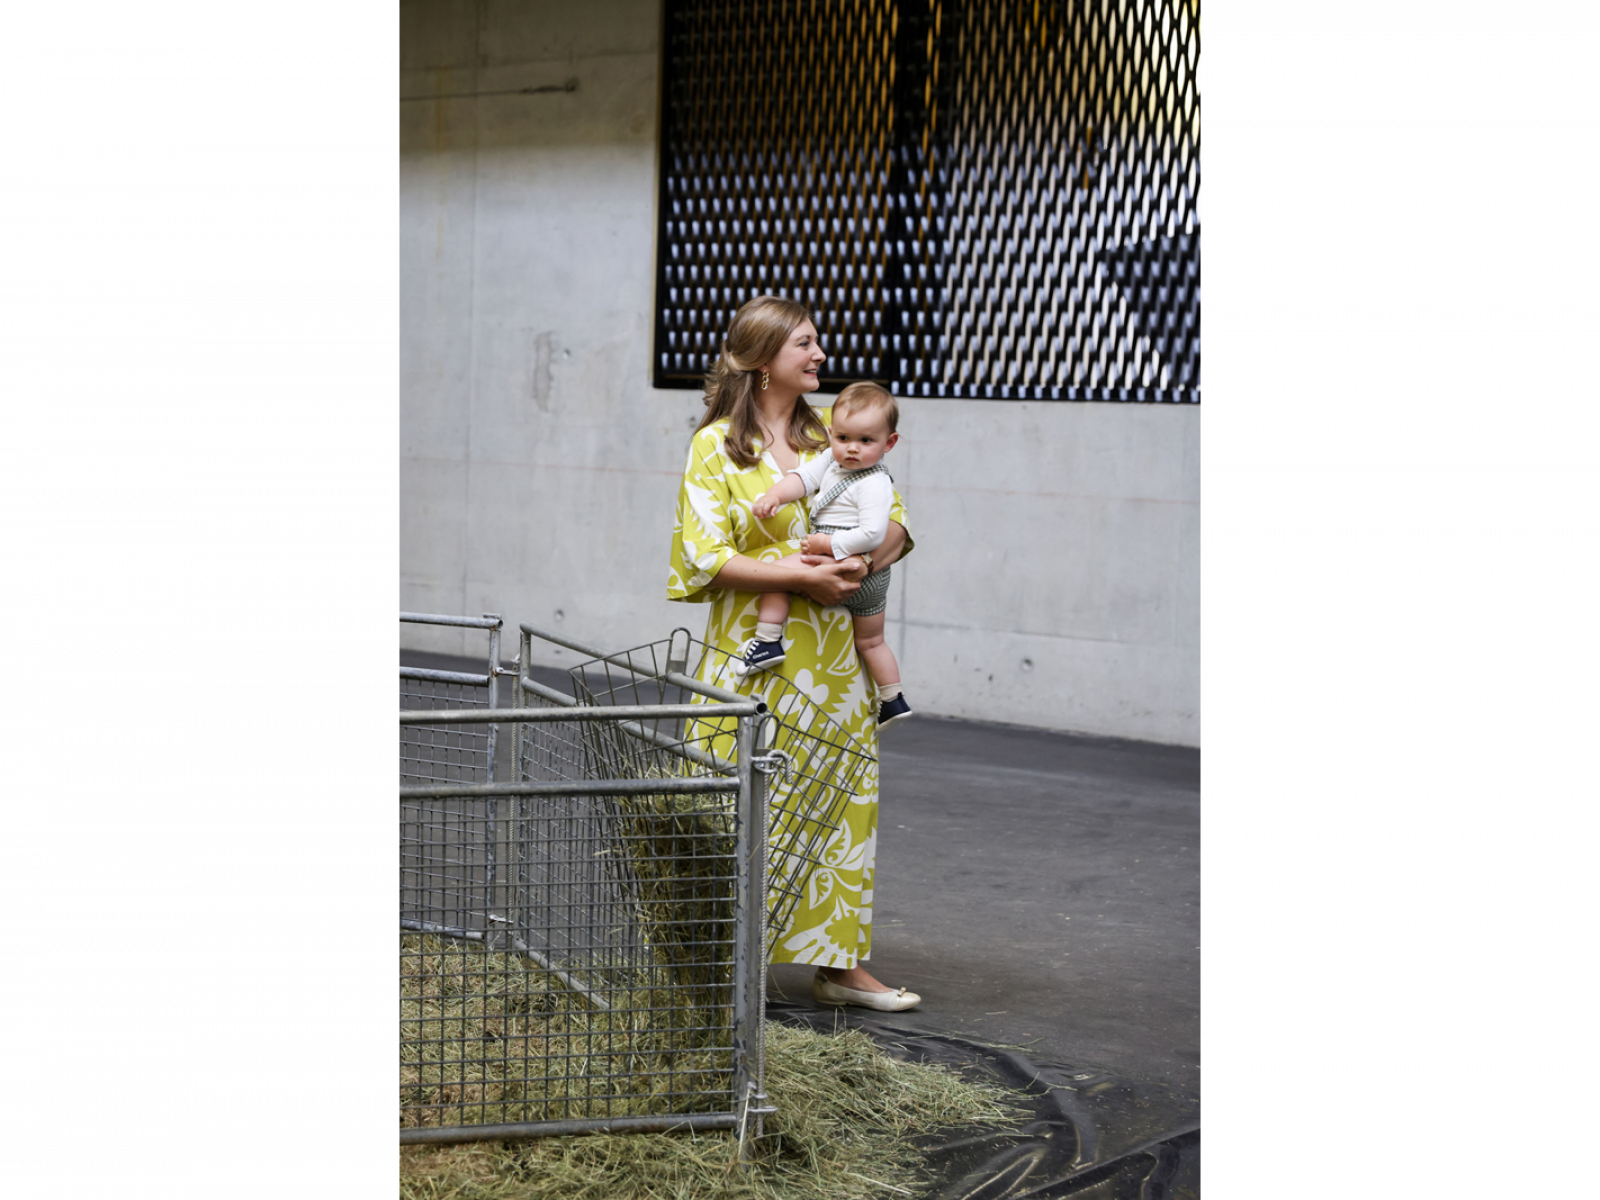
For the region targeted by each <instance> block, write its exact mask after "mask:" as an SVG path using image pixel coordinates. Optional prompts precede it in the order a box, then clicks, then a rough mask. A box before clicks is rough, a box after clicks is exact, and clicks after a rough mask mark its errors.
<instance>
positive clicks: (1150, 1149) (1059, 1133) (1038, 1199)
mask: <svg viewBox="0 0 1600 1200" xmlns="http://www.w3.org/2000/svg"><path fill="white" fill-rule="evenodd" d="M767 1016H768V1017H769V1018H770V1019H772V1020H776V1021H783V1022H786V1023H788V1024H791V1025H806V1026H809V1027H810V1028H812V1029H815V1030H818V1031H819V1032H822V1033H829V1032H833V1031H835V1030H837V1029H839V1028H841V1027H849V1028H852V1029H860V1030H862V1031H863V1032H865V1033H866V1034H868V1035H869V1036H870V1037H871V1038H872V1039H873V1040H874V1041H875V1042H876V1043H877V1044H878V1045H879V1046H880V1047H881V1048H882V1049H883V1050H884V1051H885V1052H886V1053H888V1054H889V1055H891V1056H892V1057H894V1058H897V1059H900V1060H901V1061H910V1062H930V1063H936V1064H938V1065H939V1066H942V1067H946V1068H949V1069H952V1070H955V1071H959V1072H961V1073H963V1074H966V1075H968V1076H969V1077H970V1076H973V1075H978V1076H986V1077H987V1078H989V1079H990V1080H992V1081H994V1082H997V1083H999V1084H1000V1085H1001V1086H1003V1087H1006V1088H1008V1089H1010V1090H1011V1091H1012V1092H1013V1093H1015V1096H1016V1099H1017V1102H1018V1104H1020V1105H1021V1106H1022V1107H1023V1108H1024V1109H1031V1110H1032V1113H1033V1115H1032V1118H1031V1119H1029V1120H1027V1121H1026V1122H1025V1123H1024V1124H1023V1125H1021V1126H1019V1127H1015V1128H1011V1129H1006V1130H995V1129H992V1128H978V1127H974V1128H969V1129H959V1128H958V1129H943V1130H939V1131H937V1132H931V1133H929V1134H928V1135H926V1136H925V1137H922V1138H919V1139H918V1141H917V1145H918V1147H919V1148H920V1149H921V1150H922V1152H923V1154H924V1156H925V1159H926V1165H927V1167H928V1169H929V1170H930V1171H931V1172H932V1173H933V1175H934V1182H933V1184H932V1185H931V1186H930V1187H929V1188H928V1190H926V1191H925V1192H923V1193H922V1195H923V1197H924V1200H1002V1198H1004V1200H1023V1198H1024V1197H1026V1198H1027V1200H1056V1198H1057V1197H1064V1196H1071V1197H1073V1198H1074V1200H1197V1198H1198V1197H1199V1195H1200V1102H1199V1100H1198V1099H1197V1098H1196V1097H1195V1096H1193V1095H1192V1094H1190V1093H1187V1092H1182V1091H1178V1090H1175V1089H1173V1088H1168V1087H1165V1086H1163V1085H1161V1084H1159V1083H1147V1082H1143V1081H1140V1080H1134V1079H1124V1078H1121V1077H1120V1076H1117V1075H1112V1074H1109V1073H1107V1072H1106V1071H1103V1070H1100V1069H1098V1068H1091V1067H1077V1066H1072V1065H1070V1064H1068V1063H1060V1062H1051V1061H1048V1060H1040V1061H1035V1060H1033V1059H1029V1058H1026V1057H1024V1056H1023V1055H1021V1054H1019V1053H1017V1052H1015V1051H1012V1050H1005V1049H1000V1048H997V1047H994V1046H984V1045H981V1044H979V1043H977V1042H969V1041H967V1040H966V1039H964V1038H959V1037H955V1036H952V1035H950V1034H945V1033H937V1032H933V1031H929V1030H924V1029H919V1028H917V1027H916V1026H915V1025H913V1024H911V1023H909V1021H908V1020H907V1018H906V1017H905V1015H903V1014H889V1013H875V1012H871V1011H870V1010H866V1009H848V1010H835V1009H828V1010H821V1009H815V1008H806V1007H803V1006H801V1005H797V1004H791V1003H788V1002H786V1001H781V1000H773V1001H769V1002H768V1004H767Z"/></svg>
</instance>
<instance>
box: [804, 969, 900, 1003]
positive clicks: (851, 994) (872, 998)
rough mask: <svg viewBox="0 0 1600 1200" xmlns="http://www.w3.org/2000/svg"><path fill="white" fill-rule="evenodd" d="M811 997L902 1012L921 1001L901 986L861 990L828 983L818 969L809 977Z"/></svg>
mask: <svg viewBox="0 0 1600 1200" xmlns="http://www.w3.org/2000/svg"><path fill="white" fill-rule="evenodd" d="M811 998H812V999H813V1000H815V1001H816V1002H817V1003H818V1004H832V1005H836V1006H837V1005H844V1004H854V1005H857V1006H858V1007H861V1008H875V1009H877V1010H878V1011H879V1012H904V1011H905V1010H906V1009H908V1008H915V1007H916V1006H917V1005H919V1004H921V1003H922V997H921V996H919V995H917V994H916V993H915V992H908V991H906V989H905V988H901V989H900V990H899V991H895V992H863V991H858V990H857V989H856V988H847V987H840V986H839V985H838V984H837V983H830V982H828V980H827V979H826V978H825V977H824V976H823V974H822V972H821V971H818V972H817V973H816V974H815V975H813V976H812V977H811Z"/></svg>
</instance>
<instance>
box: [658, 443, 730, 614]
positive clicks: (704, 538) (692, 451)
mask: <svg viewBox="0 0 1600 1200" xmlns="http://www.w3.org/2000/svg"><path fill="white" fill-rule="evenodd" d="M723 432H724V430H723V427H722V425H721V424H720V423H719V424H718V425H713V426H709V427H708V428H705V429H702V430H700V432H698V433H697V434H695V435H694V438H693V440H692V441H690V443H689V460H688V462H687V463H686V464H685V465H684V468H683V486H682V488H681V489H680V490H679V492H678V514H677V524H676V525H675V526H674V527H673V530H672V553H671V563H670V565H669V570H668V575H667V599H668V600H687V601H690V602H691V603H696V602H698V603H704V602H705V601H707V600H710V599H711V597H710V595H709V594H707V592H706V590H705V587H706V584H708V583H710V582H711V581H712V580H713V579H715V578H716V576H717V572H718V571H720V570H722V568H723V566H724V565H725V564H726V563H727V561H728V560H729V559H730V558H732V557H734V555H736V554H738V553H739V548H738V546H736V545H735V544H734V520H733V513H732V503H731V500H732V498H731V496H730V493H729V490H728V484H727V480H726V478H725V474H726V472H727V470H728V468H729V466H730V464H729V463H728V460H727V458H726V456H725V455H724V454H723V450H722V438H723Z"/></svg>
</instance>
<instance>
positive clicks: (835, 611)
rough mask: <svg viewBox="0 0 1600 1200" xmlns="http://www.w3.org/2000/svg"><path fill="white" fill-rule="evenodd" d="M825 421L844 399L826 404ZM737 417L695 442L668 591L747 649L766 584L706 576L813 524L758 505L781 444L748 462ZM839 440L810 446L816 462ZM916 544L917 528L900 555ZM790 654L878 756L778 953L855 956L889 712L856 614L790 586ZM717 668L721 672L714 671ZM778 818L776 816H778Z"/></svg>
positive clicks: (819, 695) (793, 667)
mask: <svg viewBox="0 0 1600 1200" xmlns="http://www.w3.org/2000/svg"><path fill="white" fill-rule="evenodd" d="M817 415H818V416H819V417H821V418H822V421H823V423H824V424H831V423H832V420H833V410H832V409H831V408H826V409H819V410H818V412H817ZM727 433H728V422H726V421H719V422H717V423H716V424H713V425H708V426H707V427H706V428H704V429H702V430H700V431H699V432H698V433H696V434H695V436H694V440H693V441H692V442H691V443H690V444H689V461H688V464H687V465H686V466H685V467H684V472H683V488H682V490H681V491H680V492H679V495H678V514H677V524H676V525H675V527H674V528H673V531H672V568H671V574H670V576H669V578H668V581H667V598H668V599H670V600H684V601H688V602H690V603H699V604H710V605H711V614H710V617H709V619H708V620H707V622H706V633H705V641H706V643H707V644H708V645H709V646H712V647H714V648H716V649H718V650H723V651H725V652H727V653H729V654H734V655H737V654H738V653H739V651H740V649H741V648H742V647H743V645H744V643H745V642H746V641H748V640H749V639H750V638H752V637H754V636H755V631H756V607H757V605H758V603H759V602H760V595H759V593H756V592H736V591H732V590H730V589H727V588H712V587H707V584H709V583H710V582H711V580H712V579H713V578H714V577H715V576H716V574H717V572H718V571H720V570H722V568H723V566H724V565H725V564H726V563H727V561H728V560H729V559H730V558H732V557H733V556H734V555H736V554H743V555H746V556H747V557H749V558H753V559H756V560H758V561H760V562H774V561H776V560H777V559H780V558H783V557H785V556H786V555H790V554H797V553H799V551H800V539H802V538H803V537H805V535H806V533H807V520H806V513H807V510H806V502H805V501H804V500H800V501H796V502H795V503H792V504H786V505H784V506H783V507H782V508H780V509H779V510H778V511H777V512H775V513H774V514H773V515H772V516H770V517H768V518H767V519H765V520H758V519H757V518H756V517H755V516H753V515H752V513H751V511H750V508H751V505H753V504H754V503H755V502H756V500H757V499H758V498H759V497H760V496H761V494H762V493H763V492H765V491H767V490H768V489H769V488H771V487H772V486H773V485H775V484H776V483H777V482H778V480H779V479H781V478H782V477H783V472H782V470H781V469H780V468H779V467H778V464H777V462H776V461H775V460H774V459H773V457H772V455H771V454H769V453H765V452H763V454H762V456H761V462H760V463H759V464H758V465H757V466H754V467H748V468H745V467H740V466H738V465H736V464H735V463H733V462H732V461H731V460H730V459H729V458H728V457H727V456H726V455H725V454H724V453H723V439H724V438H725V437H726V436H727ZM827 453H828V451H827V450H826V449H824V450H817V451H801V452H800V461H801V462H807V461H809V460H811V459H813V458H815V457H816V456H817V455H819V454H827ZM890 516H891V517H892V519H894V520H895V521H898V522H899V523H900V524H901V525H902V526H904V527H905V528H906V530H907V532H908V533H909V531H910V522H909V521H908V520H907V518H906V513H905V507H904V505H903V504H902V503H901V500H900V496H899V493H898V492H897V493H896V494H895V498H894V507H893V509H892V510H891V512H890ZM910 551H911V540H910V538H909V537H908V538H907V539H906V546H905V550H904V551H903V552H902V555H901V557H902V558H903V557H904V555H905V554H908V553H910ZM784 641H785V644H786V646H787V656H786V657H785V659H784V661H783V662H782V664H780V665H779V666H778V667H777V668H775V671H776V673H777V674H779V675H781V676H782V677H783V678H785V679H787V680H789V681H790V682H792V683H793V684H794V685H795V686H796V687H797V688H799V689H800V690H801V691H802V692H804V693H805V694H806V695H807V696H809V697H810V698H811V700H812V702H813V703H815V704H816V705H817V706H818V707H819V708H820V709H821V710H822V712H823V713H825V714H826V715H827V716H828V718H829V719H830V720H832V721H834V722H835V723H836V724H837V725H839V727H840V728H841V729H843V730H844V732H845V733H846V734H847V735H848V736H849V737H851V738H852V739H854V741H855V742H856V743H857V744H858V745H859V746H860V747H861V749H862V751H863V753H865V754H867V755H868V756H870V757H871V759H872V760H873V761H872V763H871V765H869V766H868V767H867V769H866V772H865V775H864V778H863V780H862V783H861V786H860V787H859V789H858V790H857V792H856V794H855V795H854V797H853V798H852V799H851V802H850V804H849V806H848V807H847V809H846V811H845V819H844V822H843V824H842V825H841V827H840V829H839V833H838V835H837V836H836V837H834V838H833V839H832V840H831V841H830V842H829V844H828V845H827V846H826V847H825V849H824V850H823V852H822V855H821V865H820V866H818V867H817V868H816V869H815V870H814V871H813V872H812V874H811V877H810V878H809V879H808V880H807V881H806V886H805V887H804V889H803V891H802V894H801V899H800V901H799V903H798V906H797V907H796V909H795V912H794V916H793V918H792V919H791V920H789V921H788V922H786V923H785V927H784V928H782V929H773V930H770V931H769V941H768V945H769V947H770V951H771V953H770V958H771V961H773V962H779V963H783V962H792V963H808V964H815V965H817V966H824V967H853V966H855V965H856V963H857V961H858V960H861V959H865V958H866V957H867V956H868V954H869V953H870V951H871V949H872V877H873V862H874V859H875V858H876V850H877V832H878V767H877V762H876V760H877V755H878V722H877V705H876V703H875V699H876V695H875V689H874V688H873V686H872V679H871V676H869V675H868V674H867V673H866V672H865V671H863V670H862V668H861V663H860V660H859V659H858V658H857V657H856V649H855V638H854V635H853V633H852V631H851V625H850V614H849V613H848V612H846V611H845V610H844V609H843V608H838V607H835V608H823V607H822V606H821V605H819V604H818V603H817V602H816V601H814V600H812V599H810V598H809V597H807V596H798V595H791V596H790V597H789V622H788V625H787V626H786V627H785V629H784ZM721 661H724V660H720V658H718V659H717V660H715V661H714V660H713V656H711V655H707V656H706V661H705V662H704V663H702V665H701V677H702V678H704V679H706V681H707V682H711V683H715V684H717V685H718V686H720V687H725V688H733V689H734V690H736V691H739V692H742V693H744V694H749V692H750V689H751V687H752V686H754V685H756V684H757V683H758V682H759V675H760V673H758V674H757V675H756V676H753V677H752V678H751V679H750V680H748V681H745V682H740V681H738V680H735V679H733V678H730V677H729V676H728V673H727V672H726V671H725V670H720V669H718V666H717V663H718V662H721ZM713 674H714V676H715V677H714V678H713V677H712V675H713ZM772 824H774V825H776V822H773V823H772Z"/></svg>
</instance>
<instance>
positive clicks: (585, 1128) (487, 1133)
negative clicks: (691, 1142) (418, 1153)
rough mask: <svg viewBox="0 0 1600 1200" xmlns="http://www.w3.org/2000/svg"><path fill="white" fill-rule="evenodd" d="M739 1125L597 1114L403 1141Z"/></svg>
mask: <svg viewBox="0 0 1600 1200" xmlns="http://www.w3.org/2000/svg"><path fill="white" fill-rule="evenodd" d="M738 1124H739V1115H738V1114H737V1113H689V1114H685V1115H684V1116H678V1117H594V1118H591V1119H588V1120H576V1121H528V1122H524V1123H520V1124H511V1125H452V1126H444V1127H441V1128H438V1129H402V1130H401V1131H400V1144H401V1145H402V1146H416V1145H427V1144H430V1143H432V1144H436V1145H437V1144H442V1143H449V1142H492V1141H497V1140H499V1139H502V1138H517V1137H558V1136H563V1135H571V1134H575V1133H671V1132H673V1131H674V1130H680V1129H694V1130H702V1129H733V1128H735V1127H737V1125H738Z"/></svg>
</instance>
